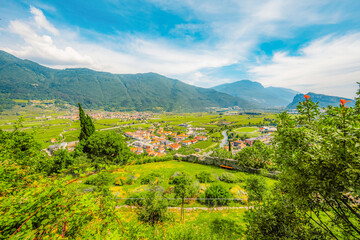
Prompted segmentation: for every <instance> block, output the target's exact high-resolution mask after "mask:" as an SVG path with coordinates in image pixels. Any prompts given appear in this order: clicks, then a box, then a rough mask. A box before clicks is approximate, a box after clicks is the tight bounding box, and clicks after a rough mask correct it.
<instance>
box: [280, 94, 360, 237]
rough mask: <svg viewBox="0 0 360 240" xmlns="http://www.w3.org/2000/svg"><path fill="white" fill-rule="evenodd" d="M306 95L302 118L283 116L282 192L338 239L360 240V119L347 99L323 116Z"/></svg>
mask: <svg viewBox="0 0 360 240" xmlns="http://www.w3.org/2000/svg"><path fill="white" fill-rule="evenodd" d="M304 97H305V101H303V102H301V103H299V105H298V108H297V109H298V112H299V115H297V116H295V117H293V116H290V115H289V114H288V113H286V112H284V113H282V114H280V115H279V122H278V131H277V134H276V135H275V143H276V144H275V146H276V158H277V163H278V165H279V166H280V167H281V169H280V170H281V172H282V173H281V176H280V179H281V187H282V190H283V192H284V193H285V194H286V195H287V196H288V198H289V199H290V201H291V202H292V203H293V204H294V206H295V207H296V208H297V209H298V210H299V211H301V212H302V213H303V214H304V215H306V217H307V218H309V219H311V221H312V222H313V223H314V224H317V225H318V226H319V227H321V228H322V229H324V231H327V232H328V233H329V234H330V235H331V236H332V238H335V239H338V238H349V237H350V238H359V237H360V227H359V226H360V210H359V208H358V206H359V205H358V204H359V203H358V202H357V200H356V199H357V198H359V193H360V181H359V179H360V161H359V157H360V154H359V142H360V116H359V114H356V112H355V110H356V109H353V108H349V107H346V101H345V100H341V103H340V104H339V106H338V107H332V106H330V107H328V108H326V109H324V111H323V112H321V111H320V109H319V107H318V104H317V103H314V102H312V101H311V98H310V96H308V95H304Z"/></svg>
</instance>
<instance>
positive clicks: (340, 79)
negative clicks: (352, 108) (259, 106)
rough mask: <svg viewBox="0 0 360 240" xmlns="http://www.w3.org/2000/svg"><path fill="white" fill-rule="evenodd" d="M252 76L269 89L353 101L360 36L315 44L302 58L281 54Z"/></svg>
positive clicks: (359, 72) (326, 39) (359, 64)
mask: <svg viewBox="0 0 360 240" xmlns="http://www.w3.org/2000/svg"><path fill="white" fill-rule="evenodd" d="M250 72H251V73H252V74H253V75H254V79H257V80H258V81H259V82H261V83H263V84H264V85H267V86H269V85H272V86H281V87H293V88H294V89H296V90H298V91H301V92H304V93H306V92H309V91H315V92H318V93H324V94H331V95H337V96H348V97H353V96H355V92H356V90H357V84H356V81H359V80H360V33H352V34H347V35H344V36H340V37H338V36H326V37H324V38H321V39H318V40H315V41H313V42H311V43H310V44H309V45H308V46H306V47H304V48H302V49H301V50H300V51H299V55H298V56H291V55H289V54H288V53H286V52H277V53H275V54H274V56H273V58H272V60H271V62H270V63H268V64H264V65H260V66H254V67H252V68H251V69H250Z"/></svg>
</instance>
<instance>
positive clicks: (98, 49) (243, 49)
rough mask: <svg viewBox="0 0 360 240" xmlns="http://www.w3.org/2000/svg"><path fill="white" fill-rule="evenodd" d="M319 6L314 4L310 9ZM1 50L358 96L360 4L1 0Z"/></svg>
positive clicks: (62, 62) (51, 62)
mask: <svg viewBox="0 0 360 240" xmlns="http://www.w3.org/2000/svg"><path fill="white" fill-rule="evenodd" d="M313 2H315V3H313ZM0 3H1V4H0V18H1V20H0V49H2V50H5V51H7V52H10V53H12V54H14V55H15V56H18V57H20V58H26V59H30V60H33V61H36V62H38V63H40V64H43V65H46V66H49V67H54V68H68V67H87V68H91V69H94V70H99V71H108V72H112V73H138V72H157V73H159V74H163V75H166V76H168V77H172V78H177V79H179V80H181V81H184V82H186V83H190V84H193V85H196V86H201V87H212V86H215V85H218V84H222V83H228V82H234V81H238V80H241V79H250V80H254V81H258V82H260V83H262V84H263V85H264V86H278V87H288V88H292V89H294V90H297V91H300V92H303V93H306V92H309V91H313V92H318V93H324V94H331V95H337V96H344V97H350V98H353V97H354V96H355V92H356V90H357V88H358V87H357V84H356V82H357V81H360V18H359V12H360V1H358V0H341V1H338V0H328V1H325V0H317V1H298V0H297V1H294V0H267V1H265V0H261V1H259V0H251V1H250V0H222V1H214V0H207V1H202V0H199V1H195V0H172V1H166V0H97V1H95V0H93V1H89V0H87V1H84V0H72V1H64V0H62V1H60V0H53V1H42V0H34V1H30V0H27V1H26V0H23V1H21V0H17V1H15V0H0Z"/></svg>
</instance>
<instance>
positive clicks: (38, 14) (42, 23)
mask: <svg viewBox="0 0 360 240" xmlns="http://www.w3.org/2000/svg"><path fill="white" fill-rule="evenodd" d="M30 12H31V13H32V14H33V15H34V19H35V22H36V25H37V27H38V28H44V29H46V30H47V31H49V32H51V33H52V34H54V35H58V34H59V31H58V30H57V29H56V28H55V27H54V26H53V25H52V24H51V23H49V22H48V20H46V18H45V16H44V14H43V12H42V11H41V10H40V9H37V8H35V7H32V6H31V7H30Z"/></svg>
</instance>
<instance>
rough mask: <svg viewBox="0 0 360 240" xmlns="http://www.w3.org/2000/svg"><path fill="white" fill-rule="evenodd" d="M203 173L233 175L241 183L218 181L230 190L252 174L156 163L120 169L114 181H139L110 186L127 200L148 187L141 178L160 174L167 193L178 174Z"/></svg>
mask: <svg viewBox="0 0 360 240" xmlns="http://www.w3.org/2000/svg"><path fill="white" fill-rule="evenodd" d="M201 171H209V172H211V173H213V174H215V175H216V176H220V175H221V174H222V173H224V172H231V173H233V174H234V175H235V176H236V177H237V178H238V179H239V182H237V183H225V182H221V181H217V182H219V183H220V184H222V185H223V186H225V187H226V188H228V189H231V188H233V187H236V186H237V187H240V188H245V181H246V179H247V178H249V176H251V174H249V173H244V172H239V171H235V170H227V169H222V168H219V167H215V166H208V165H201V164H196V163H189V162H181V161H176V160H173V161H167V162H156V163H147V164H142V165H130V166H125V167H123V168H119V169H118V170H116V171H115V172H113V173H112V175H113V177H114V179H116V178H119V177H126V176H128V175H133V176H136V177H137V180H136V181H135V182H134V183H133V184H131V185H124V186H115V185H112V186H110V190H111V191H112V192H113V193H114V194H115V195H116V196H118V197H120V198H127V197H129V196H131V194H132V193H133V192H134V191H139V190H142V189H144V187H146V185H141V180H140V179H141V178H142V177H144V176H146V175H148V174H150V173H158V174H160V175H161V176H162V179H163V180H162V181H161V182H160V185H161V187H163V188H164V190H165V191H166V190H167V189H169V188H170V187H171V186H172V185H170V184H169V182H168V179H169V178H170V177H171V176H172V175H173V174H174V173H176V172H187V173H188V174H190V175H191V176H192V177H193V178H194V179H195V175H196V174H197V173H199V172H201ZM260 177H262V178H264V179H265V182H266V185H267V186H268V188H271V187H272V186H273V184H274V183H275V182H276V181H275V180H273V179H271V178H266V177H263V176H260ZM203 186H204V187H209V186H210V184H209V183H207V184H203ZM82 188H84V189H85V188H89V185H87V184H82ZM123 202H124V201H121V202H120V203H123ZM187 205H188V206H192V207H194V206H204V205H202V204H200V203H199V202H196V201H192V202H190V203H188V204H187ZM230 206H238V203H231V204H230Z"/></svg>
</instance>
